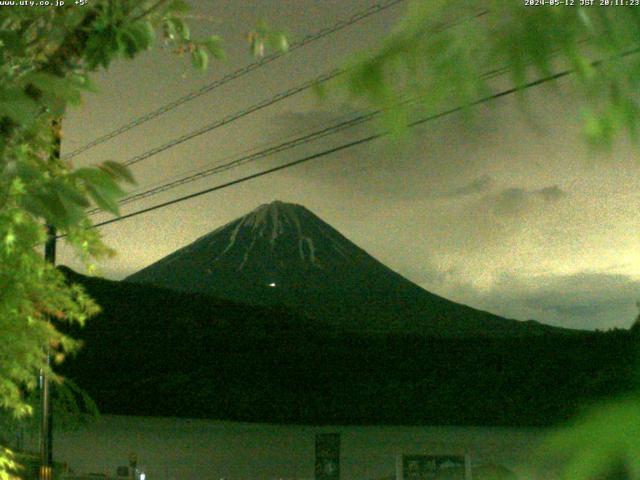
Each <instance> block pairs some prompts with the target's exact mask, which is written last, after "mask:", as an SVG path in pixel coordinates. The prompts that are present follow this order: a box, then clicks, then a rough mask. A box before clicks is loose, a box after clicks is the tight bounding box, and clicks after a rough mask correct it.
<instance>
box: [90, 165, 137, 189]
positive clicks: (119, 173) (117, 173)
mask: <svg viewBox="0 0 640 480" xmlns="http://www.w3.org/2000/svg"><path fill="white" fill-rule="evenodd" d="M98 168H100V169H102V170H103V171H105V172H107V173H108V174H109V175H111V176H112V177H113V178H115V179H120V180H124V181H125V182H127V183H130V184H132V185H136V184H137V182H136V180H135V178H133V175H132V174H131V170H129V169H128V168H127V167H125V166H124V165H122V164H121V163H118V162H114V161H112V160H108V161H106V162H103V163H102V165H100V166H99V167H98Z"/></svg>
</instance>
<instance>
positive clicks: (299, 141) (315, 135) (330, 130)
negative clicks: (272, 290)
mask: <svg viewBox="0 0 640 480" xmlns="http://www.w3.org/2000/svg"><path fill="white" fill-rule="evenodd" d="M507 70H508V68H507V67H502V68H498V69H495V70H492V71H490V72H486V73H485V74H483V78H484V79H491V78H494V77H497V76H499V75H501V74H503V73H505V72H506V71H507ZM405 103H408V102H405ZM381 112H382V111H381V110H376V111H373V112H370V113H366V114H362V115H358V116H357V117H354V118H351V119H349V120H344V121H341V122H339V123H337V124H334V125H331V126H329V127H324V128H322V129H320V130H316V131H314V132H311V133H309V134H306V135H303V136H301V137H297V138H294V139H293V140H288V141H286V142H282V143H280V144H278V145H275V146H271V147H268V148H266V149H264V150H260V151H258V152H253V153H250V154H247V155H243V156H241V157H240V158H237V159H235V160H232V161H230V162H226V163H222V164H219V165H216V166H214V167H211V168H208V169H205V170H202V171H199V172H196V173H194V174H191V175H187V176H185V177H181V178H178V179H176V180H173V181H171V182H166V183H163V184H161V185H158V186H156V187H153V188H150V189H148V190H145V191H143V192H139V193H134V194H132V195H130V196H128V197H126V198H124V199H123V200H121V201H120V202H119V203H120V204H121V205H126V204H128V203H131V202H134V201H137V200H141V199H143V198H147V197H150V196H152V195H155V194H158V193H162V192H166V191H168V190H171V189H173V188H176V187H178V186H180V185H184V184H187V183H191V182H193V181H196V180H199V179H202V178H205V177H208V176H211V175H214V174H217V173H222V172H224V171H227V170H230V169H232V168H235V167H238V166H240V165H244V164H246V163H249V162H253V161H256V160H259V159H261V158H264V157H267V156H269V155H273V154H275V153H280V152H283V151H286V150H290V149H292V148H294V147H297V146H299V145H304V144H306V143H310V142H312V141H315V140H318V139H320V138H323V137H326V136H329V135H332V134H334V133H337V132H340V131H342V130H345V129H347V128H351V127H354V126H356V125H360V124H362V123H366V122H368V121H370V120H371V119H372V118H374V117H375V116H377V115H379V114H380V113H381ZM100 211H101V209H99V208H94V209H92V210H89V211H88V212H87V214H88V215H93V214H95V213H98V212H100Z"/></svg>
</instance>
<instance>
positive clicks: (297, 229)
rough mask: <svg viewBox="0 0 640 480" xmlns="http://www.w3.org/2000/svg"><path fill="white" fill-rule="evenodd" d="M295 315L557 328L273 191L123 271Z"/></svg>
mask: <svg viewBox="0 0 640 480" xmlns="http://www.w3.org/2000/svg"><path fill="white" fill-rule="evenodd" d="M126 280H127V281H130V282H135V283H146V284H153V285H157V286H162V287H166V288H170V289H174V290H179V291H186V292H199V293H205V294H213V295H217V296H221V297H224V298H228V299H232V300H236V301H243V302H249V303H254V304H257V305H278V304H282V305H286V306H287V307H289V308H292V309H294V310H297V311H299V312H301V313H302V314H303V315H305V316H307V317H310V318H316V319H318V320H321V321H323V322H328V323H331V324H334V325H337V326H340V327H342V328H345V329H349V330H353V331H358V332H368V333H392V332H395V333H418V334H422V335H445V336H465V335H473V336H490V337H494V336H521V335H532V334H533V335H535V334H545V333H551V332H562V331H565V330H563V329H559V328H554V327H550V326H546V325H542V324H539V323H537V322H519V321H515V320H508V319H504V318H501V317H499V316H496V315H493V314H490V313H487V312H483V311H480V310H476V309H473V308H470V307H467V306H465V305H460V304H457V303H454V302H451V301H449V300H446V299H444V298H442V297H440V296H438V295H435V294H433V293H430V292H428V291H426V290H424V289H422V288H420V287H419V286H417V285H415V284H414V283H412V282H410V281H409V280H407V279H406V278H404V277H402V276H401V275H399V274H398V273H396V272H394V271H393V270H391V269H389V268H388V267H386V266H385V265H383V264H382V263H380V262H379V261H378V260H376V259H375V258H373V257H372V256H371V255H369V254H368V253H367V252H365V251H364V250H362V249H361V248H359V247H358V246H356V245H355V244H353V243H352V242H351V241H349V240H348V239H347V238H345V237H344V236H343V235H342V234H340V233H339V232H338V231H337V230H335V229H334V228H333V227H331V226H330V225H328V224H327V223H325V222H324V221H322V220H321V219H320V218H318V217H317V216H316V215H314V214H313V213H312V212H310V211H309V210H307V209H306V208H305V207H303V206H300V205H295V204H290V203H284V202H280V201H275V202H273V203H270V204H265V205H262V206H260V207H258V208H257V209H255V210H254V211H252V212H250V213H249V214H247V215H245V216H243V217H241V218H239V219H237V220H235V221H232V222H230V223H228V224H226V225H224V226H222V227H220V228H218V229H217V230H214V231H213V232H211V233H209V234H207V235H205V236H203V237H201V238H199V239H198V240H196V241H195V242H193V243H192V244H190V245H188V246H186V247H184V248H182V249H180V250H177V251H176V252H174V253H172V254H171V255H169V256H167V257H165V258H163V259H161V260H159V261H158V262H156V263H154V264H152V265H150V266H148V267H146V268H144V269H143V270H141V271H139V272H137V273H135V274H134V275H131V276H130V277H128V278H127V279H126Z"/></svg>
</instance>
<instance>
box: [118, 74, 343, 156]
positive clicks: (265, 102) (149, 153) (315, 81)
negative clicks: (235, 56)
mask: <svg viewBox="0 0 640 480" xmlns="http://www.w3.org/2000/svg"><path fill="white" fill-rule="evenodd" d="M343 72H344V70H340V69H335V70H332V71H331V72H329V73H325V74H323V75H320V76H319V77H316V78H313V79H311V80H307V81H306V82H303V83H301V84H300V85H297V86H295V87H293V88H290V89H289V90H285V91H284V92H280V93H277V94H276V95H274V96H273V97H271V98H268V99H265V100H261V101H260V102H258V103H256V104H254V105H252V106H250V107H248V108H246V109H244V110H240V111H239V112H236V113H233V114H231V115H228V116H226V117H224V118H222V119H221V120H218V121H216V122H213V123H211V124H209V125H206V126H204V127H202V128H200V129H198V130H195V131H193V132H190V133H187V134H185V135H182V136H181V137H178V138H176V139H175V140H171V141H170V142H167V143H165V144H163V145H160V146H158V147H155V148H152V149H151V150H147V151H146V152H144V153H141V154H140V155H136V156H135V157H133V158H131V159H129V160H127V161H126V162H123V165H125V166H130V165H135V164H136V163H139V162H141V161H143V160H146V159H147V158H149V157H152V156H154V155H157V154H158V153H161V152H164V151H165V150H169V149H170V148H173V147H175V146H177V145H180V144H181V143H184V142H187V141H189V140H191V139H193V138H195V137H198V136H200V135H203V134H205V133H207V132H210V131H212V130H215V129H216V128H219V127H222V126H224V125H227V124H229V123H231V122H234V121H236V120H238V119H240V118H242V117H245V116H247V115H249V114H251V113H254V112H257V111H258V110H262V109H263V108H266V107H268V106H270V105H273V104H274V103H277V102H280V101H282V100H284V99H286V98H289V97H291V96H293V95H296V94H298V93H300V92H303V91H304V90H308V89H310V88H312V87H313V86H315V85H318V84H320V83H324V82H326V81H329V80H331V79H332V78H335V77H337V76H338V75H340V74H341V73H343Z"/></svg>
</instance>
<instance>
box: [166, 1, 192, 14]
mask: <svg viewBox="0 0 640 480" xmlns="http://www.w3.org/2000/svg"><path fill="white" fill-rule="evenodd" d="M190 10H191V7H190V6H189V4H188V3H187V2H185V0H173V1H172V2H171V4H170V5H169V11H170V12H171V13H176V14H179V15H184V14H185V13H188V12H189V11H190Z"/></svg>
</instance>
